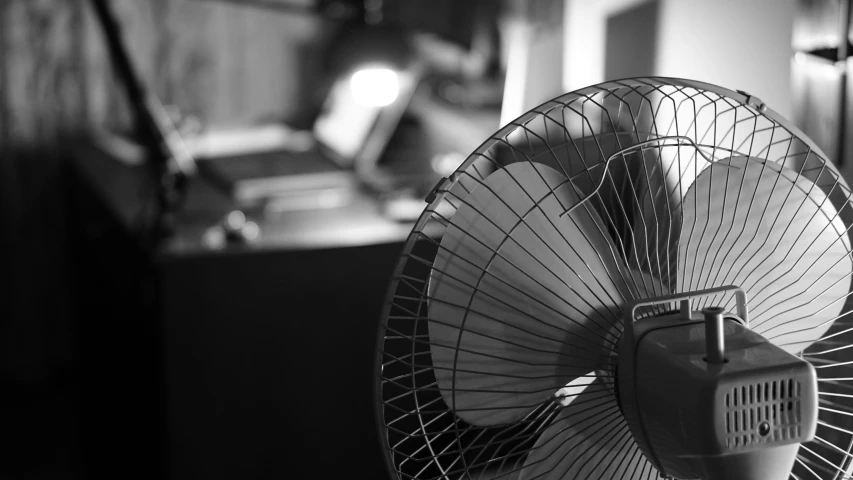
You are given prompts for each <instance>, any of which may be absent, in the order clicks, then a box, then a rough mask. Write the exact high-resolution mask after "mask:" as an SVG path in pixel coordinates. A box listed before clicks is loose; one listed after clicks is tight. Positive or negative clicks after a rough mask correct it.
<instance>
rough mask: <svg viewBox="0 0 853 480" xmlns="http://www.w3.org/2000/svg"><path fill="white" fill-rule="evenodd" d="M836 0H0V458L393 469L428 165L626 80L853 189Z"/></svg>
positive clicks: (94, 467)
mask: <svg viewBox="0 0 853 480" xmlns="http://www.w3.org/2000/svg"><path fill="white" fill-rule="evenodd" d="M851 3H853V2H851V1H850V0H655V1H644V0H602V1H596V2H590V1H585V0H531V1H521V0H429V1H427V0H364V1H361V0H149V1H139V0H91V1H90V0H0V215H2V217H0V220H2V226H3V230H2V235H0V242H2V245H0V247H2V248H0V272H2V273H3V277H4V279H5V281H4V282H3V285H4V286H3V287H2V294H0V299H2V302H1V303H2V307H0V312H2V313H0V438H2V440H3V444H4V445H6V447H5V448H4V449H3V450H2V451H0V479H6V478H10V479H18V478H21V479H36V478H58V479H62V478H116V477H119V478H172V479H184V478H209V479H213V478H246V479H248V478H264V479H266V478H304V477H307V476H309V475H310V476H312V477H320V478H333V477H336V478H341V477H343V478H348V477H357V478H377V479H382V478H388V475H387V473H386V469H385V465H384V460H383V458H382V456H381V453H380V452H381V451H380V447H379V440H378V435H377V433H376V427H375V421H374V417H373V400H372V394H373V388H374V386H373V381H374V379H373V371H372V369H373V362H374V360H375V353H374V342H375V339H376V330H377V325H378V321H379V318H380V315H381V312H382V307H383V300H384V295H385V293H386V288H387V285H388V281H389V279H390V277H391V276H392V274H393V271H394V265H395V261H396V257H397V255H398V253H399V251H400V249H401V248H402V245H403V242H404V241H405V238H406V236H407V234H408V232H409V231H410V230H411V229H412V226H413V225H414V222H415V221H416V220H417V218H418V216H419V214H420V212H421V210H422V209H423V208H424V206H425V203H424V202H423V199H424V198H425V197H427V196H428V195H429V193H430V191H431V189H432V188H433V186H434V185H435V184H436V183H437V182H438V181H439V180H440V179H441V178H442V177H445V176H447V175H449V174H450V173H452V172H453V170H454V169H455V168H456V166H457V165H459V164H460V163H461V162H462V161H463V160H464V159H465V157H466V156H467V155H468V154H469V153H470V152H471V151H473V150H474V149H475V148H476V147H477V146H478V145H479V144H480V143H482V142H483V141H484V140H486V139H487V138H488V136H489V135H490V134H492V133H493V132H494V131H496V130H497V129H498V128H499V127H500V126H502V125H504V124H506V123H508V122H510V121H512V120H513V119H514V118H516V117H517V116H519V115H520V114H522V113H524V112H525V111H527V110H528V109H530V108H532V107H535V106H536V105H538V104H540V103H542V102H544V101H546V100H548V99H550V98H552V97H554V96H557V95H559V94H561V93H564V92H568V91H571V90H574V89H578V88H581V87H584V86H587V85H591V84H595V83H599V82H602V81H604V80H610V79H618V78H624V77H629V76H647V75H656V76H671V77H683V78H690V79H695V80H701V81H705V82H710V83H714V84H719V85H721V86H723V87H726V88H730V89H733V90H734V89H738V90H744V91H746V92H749V93H750V94H752V95H755V96H757V97H760V98H761V99H762V100H763V101H764V102H765V103H766V104H767V105H768V106H769V107H770V108H771V109H773V110H775V111H776V112H778V113H779V114H781V115H782V116H785V117H788V118H790V119H791V120H793V121H794V123H795V124H796V125H797V126H798V127H799V128H801V129H802V130H803V131H804V132H805V133H806V134H807V135H808V136H810V137H812V138H813V139H814V140H815V141H816V142H817V143H818V144H819V145H820V146H821V148H822V149H823V150H824V152H825V153H826V155H827V156H828V158H830V159H831V160H833V161H834V162H836V164H837V165H839V167H840V168H841V171H842V172H843V173H844V175H845V176H847V180H848V182H849V181H851V180H853V79H851V75H850V72H851V69H853V60H851V58H853V57H851V54H853V47H851V41H853V28H851V16H853V8H851Z"/></svg>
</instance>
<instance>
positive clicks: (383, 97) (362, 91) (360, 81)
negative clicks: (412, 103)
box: [349, 68, 400, 107]
mask: <svg viewBox="0 0 853 480" xmlns="http://www.w3.org/2000/svg"><path fill="white" fill-rule="evenodd" d="M349 86H350V90H351V91H352V96H353V98H355V101H356V102H358V103H359V104H361V105H364V106H367V107H384V106H386V105H390V104H391V103H392V102H394V100H396V99H397V95H399V94H400V79H399V78H398V77H397V72H395V71H394V70H391V69H390V68H363V69H361V70H358V71H356V72H355V73H353V74H352V77H351V78H350V82H349Z"/></svg>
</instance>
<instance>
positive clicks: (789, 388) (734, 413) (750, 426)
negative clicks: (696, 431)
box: [726, 378, 801, 448]
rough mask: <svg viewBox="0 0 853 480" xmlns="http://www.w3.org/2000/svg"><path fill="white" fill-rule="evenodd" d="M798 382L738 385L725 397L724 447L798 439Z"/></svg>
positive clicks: (791, 380)
mask: <svg viewBox="0 0 853 480" xmlns="http://www.w3.org/2000/svg"><path fill="white" fill-rule="evenodd" d="M800 418H801V415H800V382H797V381H795V380H793V379H790V378H789V379H783V380H775V381H771V382H761V383H753V384H748V385H741V386H739V387H735V388H733V389H732V390H731V391H730V392H728V393H726V434H727V437H726V446H727V447H728V448H741V447H748V446H750V445H756V444H764V443H773V442H776V441H781V440H787V439H790V438H795V437H799V435H800Z"/></svg>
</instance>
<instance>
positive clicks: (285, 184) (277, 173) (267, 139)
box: [188, 72, 417, 207]
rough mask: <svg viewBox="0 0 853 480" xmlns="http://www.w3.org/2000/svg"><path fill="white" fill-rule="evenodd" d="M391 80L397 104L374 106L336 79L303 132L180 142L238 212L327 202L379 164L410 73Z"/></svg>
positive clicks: (270, 129) (273, 129)
mask: <svg viewBox="0 0 853 480" xmlns="http://www.w3.org/2000/svg"><path fill="white" fill-rule="evenodd" d="M397 79H398V82H397V83H398V86H399V93H398V96H397V99H396V100H395V101H393V102H391V103H390V104H387V105H382V106H380V105H375V104H365V103H364V102H359V99H358V98H356V97H355V95H354V94H353V88H351V84H350V76H349V75H345V76H342V77H340V78H338V79H337V80H336V81H335V83H334V84H333V85H332V88H331V89H330V91H329V94H328V96H327V97H326V101H325V102H324V105H323V108H322V110H321V112H320V114H319V115H318V116H317V118H316V120H315V121H314V124H313V126H312V128H311V130H310V131H294V130H291V129H289V128H287V127H286V126H284V125H265V126H259V127H251V128H245V129H240V130H232V131H220V132H210V133H208V134H204V135H201V136H199V137H197V138H194V139H190V140H188V144H189V148H190V149H191V151H192V152H193V154H194V156H195V158H196V160H197V163H198V167H199V171H200V173H201V174H202V175H203V176H205V177H206V178H208V179H209V180H210V181H212V182H213V183H214V184H215V185H217V186H218V187H220V188H221V189H224V190H225V191H226V192H228V194H229V195H230V196H231V197H232V198H233V199H234V200H235V202H236V203H237V204H238V206H240V207H252V206H259V205H264V204H266V203H269V202H270V201H273V202H274V203H275V204H277V205H286V204H287V203H288V202H287V198H294V199H295V198H300V199H302V200H303V201H304V199H305V196H306V195H308V196H311V195H314V194H316V195H319V196H323V198H331V197H330V196H329V192H330V191H336V190H337V191H341V190H349V191H352V190H354V189H355V188H357V187H358V184H359V176H361V175H364V174H367V173H369V172H371V171H372V170H374V169H375V167H376V165H377V163H378V162H379V159H380V157H381V155H382V153H383V151H384V150H385V147H386V146H387V145H388V142H389V141H390V139H391V136H392V135H393V133H394V131H395V130H396V128H397V125H398V124H399V122H400V118H401V117H402V115H403V113H404V112H405V110H406V108H407V106H408V105H409V102H410V101H411V98H412V95H413V94H414V90H415V86H416V83H417V75H416V74H415V73H413V72H397ZM341 198H342V197H341ZM291 203H292V204H293V205H297V204H299V202H297V201H294V202H291ZM308 203H310V202H308Z"/></svg>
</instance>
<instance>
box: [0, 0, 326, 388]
mask: <svg viewBox="0 0 853 480" xmlns="http://www.w3.org/2000/svg"><path fill="white" fill-rule="evenodd" d="M304 1H305V2H306V3H311V0H304ZM113 7H114V10H115V12H116V14H117V15H118V17H119V19H120V21H121V23H122V26H123V30H124V36H125V40H126V44H127V46H128V47H129V49H130V53H131V56H132V58H133V61H134V62H135V64H136V65H137V66H138V69H139V70H140V71H141V73H142V75H143V77H144V78H145V80H146V81H147V82H148V84H149V85H150V86H151V87H153V88H154V90H155V91H156V93H157V94H158V95H159V96H160V97H161V98H162V99H163V101H164V103H167V104H173V105H175V106H177V107H178V108H179V109H180V110H181V111H182V113H185V114H190V115H193V116H196V117H197V118H198V119H200V120H201V122H202V123H203V124H204V125H207V126H220V125H233V124H240V125H245V124H248V123H252V122H257V121H263V120H270V119H291V120H296V121H299V119H300V118H303V117H306V116H310V115H311V112H312V102H311V101H310V100H311V99H312V98H313V95H314V91H313V90H312V85H314V83H313V80H314V79H315V76H316V73H317V71H318V70H319V68H320V59H321V58H322V57H321V52H322V48H323V45H324V39H326V38H328V36H329V35H328V33H327V31H328V30H329V29H328V28H326V27H327V25H325V24H324V23H323V22H322V21H320V20H318V19H315V18H313V17H307V16H299V15H294V14H288V13H278V12H274V11H269V10H260V9H253V8H251V7H244V6H239V5H233V4H228V3H225V2H220V1H213V0H145V1H140V0H113ZM129 118H130V117H129V114H128V108H127V106H126V105H125V103H124V96H123V92H122V91H121V90H120V89H119V88H118V86H117V84H116V80H115V79H114V78H113V74H112V72H111V68H110V65H109V59H108V57H107V55H106V51H105V46H104V44H103V39H102V34H101V30H100V26H99V25H98V24H97V23H96V22H95V19H94V16H93V13H92V10H91V6H90V5H89V3H88V1H86V0H0V224H2V225H3V228H2V229H0V232H2V233H0V269H2V271H3V273H4V276H6V277H7V278H9V279H12V280H13V282H12V284H13V286H12V287H11V290H9V289H8V288H7V289H6V291H4V292H3V293H2V294H1V295H0V300H2V302H0V304H2V305H3V306H2V307H0V311H2V312H4V313H0V373H2V372H4V371H6V372H13V374H14V375H15V376H18V377H23V378H27V379H30V380H32V381H37V380H38V379H40V378H42V377H43V376H44V375H46V372H47V371H49V370H50V367H51V365H53V364H56V363H60V364H61V363H63V362H65V361H66V360H67V357H68V356H69V355H71V351H72V345H70V344H69V343H68V341H67V338H68V336H67V334H66V330H67V328H68V325H69V320H68V318H69V317H68V313H67V312H68V308H67V307H68V295H67V288H66V285H67V281H68V272H67V269H65V267H64V265H65V263H66V262H65V244H64V231H65V226H64V221H65V212H64V206H63V205H62V198H63V197H62V188H63V182H62V175H61V172H62V166H63V155H62V153H63V147H62V145H63V139H65V138H68V137H73V136H75V135H76V134H78V133H80V132H82V131H85V130H86V129H88V128H91V127H97V128H101V127H108V128H112V129H124V128H127V127H128V125H129ZM4 283H5V282H4Z"/></svg>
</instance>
